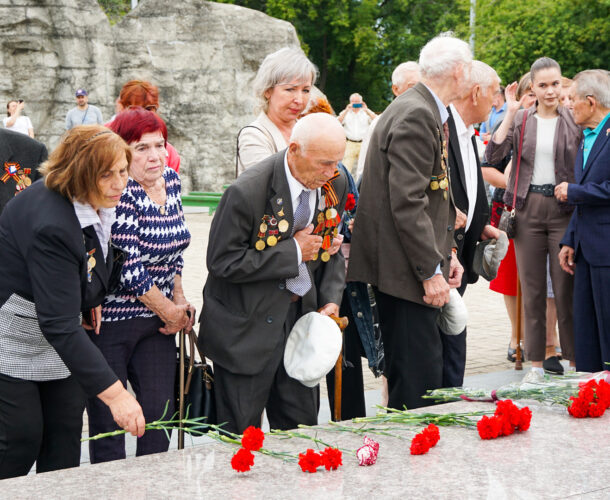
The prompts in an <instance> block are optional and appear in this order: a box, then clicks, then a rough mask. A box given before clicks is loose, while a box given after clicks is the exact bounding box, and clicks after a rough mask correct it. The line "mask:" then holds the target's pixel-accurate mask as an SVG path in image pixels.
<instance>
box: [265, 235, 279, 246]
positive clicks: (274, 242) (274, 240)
mask: <svg viewBox="0 0 610 500" xmlns="http://www.w3.org/2000/svg"><path fill="white" fill-rule="evenodd" d="M267 245H269V246H270V247H274V246H275V245H277V238H276V237H275V236H269V238H267Z"/></svg>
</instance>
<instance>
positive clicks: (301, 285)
mask: <svg viewBox="0 0 610 500" xmlns="http://www.w3.org/2000/svg"><path fill="white" fill-rule="evenodd" d="M310 214H311V211H310V209H309V191H306V190H304V189H303V191H301V194H300V196H299V204H298V206H297V209H296V210H295V211H294V224H293V227H292V235H293V236H294V233H296V232H297V231H300V230H301V229H304V228H305V227H306V226H307V223H308V222H309V216H310ZM286 288H288V290H290V291H291V292H292V293H295V294H297V295H300V296H301V297H302V296H303V295H305V294H306V293H307V292H308V291H309V289H310V288H311V278H310V277H309V272H308V271H307V265H306V264H305V262H301V263H300V264H299V274H298V275H297V276H296V277H294V278H288V279H287V280H286Z"/></svg>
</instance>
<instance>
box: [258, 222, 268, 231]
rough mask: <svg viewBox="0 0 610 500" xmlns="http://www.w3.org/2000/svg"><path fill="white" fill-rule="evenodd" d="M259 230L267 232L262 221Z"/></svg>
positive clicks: (265, 225)
mask: <svg viewBox="0 0 610 500" xmlns="http://www.w3.org/2000/svg"><path fill="white" fill-rule="evenodd" d="M258 230H259V232H261V233H266V232H267V224H265V223H264V222H262V223H261V225H260V226H259V228H258Z"/></svg>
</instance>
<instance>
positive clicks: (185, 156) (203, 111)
mask: <svg viewBox="0 0 610 500" xmlns="http://www.w3.org/2000/svg"><path fill="white" fill-rule="evenodd" d="M0 33H1V38H0V43H1V44H2V50H1V51H0V102H1V103H2V106H4V105H5V103H6V102H7V101H8V100H9V99H12V98H23V99H25V100H26V113H27V114H28V115H29V116H30V117H31V119H32V122H33V124H34V129H35V132H36V135H37V137H38V138H39V139H40V140H42V141H43V142H45V143H46V144H47V146H49V147H50V148H53V147H54V146H55V145H56V144H57V142H58V141H59V138H60V137H61V134H62V133H63V132H64V118H65V114H66V112H67V111H68V110H69V109H70V108H71V107H73V106H74V105H75V103H74V90H75V89H76V88H78V87H85V88H87V89H88V91H89V102H90V103H92V104H95V105H97V106H99V107H100V108H101V109H102V114H103V116H104V119H109V118H110V116H111V115H112V114H113V113H114V100H115V99H116V97H117V95H118V93H119V91H120V89H121V87H122V85H123V84H124V83H125V82H126V81H128V80H131V79H134V78H136V79H142V80H150V81H152V82H153V83H155V84H156V85H157V86H158V87H159V89H160V93H161V97H160V101H161V102H160V105H161V108H160V110H159V114H160V115H161V116H162V117H163V118H164V119H165V121H166V123H167V125H168V131H169V139H170V142H171V143H172V144H173V145H174V146H175V147H176V149H177V150H178V151H179V152H180V155H181V157H182V166H181V169H180V173H181V177H182V180H183V190H184V191H185V192H188V191H191V190H215V191H218V190H220V188H221V186H222V185H223V184H224V183H226V182H228V181H230V180H231V179H232V177H233V172H234V168H235V136H236V133H237V131H238V130H239V128H241V127H242V126H243V125H245V124H247V123H248V122H249V121H251V120H252V118H253V114H254V105H255V100H254V97H253V95H252V90H251V83H252V79H253V78H254V75H255V74H256V71H257V69H258V66H259V65H260V63H261V61H262V60H263V58H264V57H265V55H267V54H268V53H270V52H273V51H275V50H277V49H278V48H280V47H283V46H287V45H290V46H298V39H297V37H296V33H295V31H294V28H293V27H292V25H290V24H289V23H287V22H285V21H280V20H277V19H273V18H270V17H268V16H266V15H265V14H263V13H261V12H258V11H254V10H250V9H245V8H242V7H237V6H234V5H228V4H217V3H213V2H205V1H201V0H185V1H180V2H167V1H164V0H143V1H142V2H141V3H140V4H139V5H138V7H137V8H136V9H134V10H133V11H132V12H130V13H129V14H128V15H127V16H125V17H124V18H123V19H122V20H121V21H120V22H119V23H117V24H116V25H114V26H110V23H109V22H108V19H107V18H106V16H105V14H104V13H103V11H102V10H101V9H100V7H99V6H98V4H97V2H96V1H95V0H38V1H37V0H0ZM2 109H4V108H2Z"/></svg>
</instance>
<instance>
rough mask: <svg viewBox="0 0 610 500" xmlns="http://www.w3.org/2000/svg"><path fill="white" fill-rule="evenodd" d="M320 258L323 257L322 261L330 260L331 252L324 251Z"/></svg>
mask: <svg viewBox="0 0 610 500" xmlns="http://www.w3.org/2000/svg"><path fill="white" fill-rule="evenodd" d="M320 259H322V262H328V261H329V260H330V254H329V253H328V252H322V255H320Z"/></svg>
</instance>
